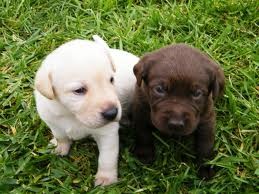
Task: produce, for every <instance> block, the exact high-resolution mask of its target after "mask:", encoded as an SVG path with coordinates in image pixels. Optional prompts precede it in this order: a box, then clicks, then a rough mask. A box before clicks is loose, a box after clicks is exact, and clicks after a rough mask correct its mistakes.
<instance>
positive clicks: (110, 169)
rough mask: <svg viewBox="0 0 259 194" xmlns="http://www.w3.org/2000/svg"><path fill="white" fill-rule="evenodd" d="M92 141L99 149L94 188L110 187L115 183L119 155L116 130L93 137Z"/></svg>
mask: <svg viewBox="0 0 259 194" xmlns="http://www.w3.org/2000/svg"><path fill="white" fill-rule="evenodd" d="M118 128H119V126H118ZM94 139H95V140H96V142H97V145H98V149H99V159H98V171H97V174H96V176H95V186H97V185H102V186H104V185H110V184H112V183H115V182H117V176H118V172H117V168H118V154H119V135H118V130H116V132H113V133H111V134H106V135H95V136H94Z"/></svg>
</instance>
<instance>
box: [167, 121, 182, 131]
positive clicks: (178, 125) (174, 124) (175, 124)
mask: <svg viewBox="0 0 259 194" xmlns="http://www.w3.org/2000/svg"><path fill="white" fill-rule="evenodd" d="M168 128H169V129H172V130H181V129H183V128H184V121H183V120H182V119H179V120H178V119H170V120H169V121H168Z"/></svg>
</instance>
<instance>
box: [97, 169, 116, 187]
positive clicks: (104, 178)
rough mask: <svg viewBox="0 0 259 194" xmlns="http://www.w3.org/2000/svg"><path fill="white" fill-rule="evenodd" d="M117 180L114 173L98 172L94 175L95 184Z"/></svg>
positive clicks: (105, 184) (101, 184)
mask: <svg viewBox="0 0 259 194" xmlns="http://www.w3.org/2000/svg"><path fill="white" fill-rule="evenodd" d="M117 181H118V178H117V175H114V173H102V172H98V173H97V174H96V176H95V184H94V185H95V186H99V185H100V186H107V185H110V184H113V183H116V182H117Z"/></svg>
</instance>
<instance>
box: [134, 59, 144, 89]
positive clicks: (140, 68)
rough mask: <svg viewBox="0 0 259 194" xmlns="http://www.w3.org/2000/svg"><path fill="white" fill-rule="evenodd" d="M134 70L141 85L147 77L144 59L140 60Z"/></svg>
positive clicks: (138, 83)
mask: <svg viewBox="0 0 259 194" xmlns="http://www.w3.org/2000/svg"><path fill="white" fill-rule="evenodd" d="M133 72H134V74H135V77H136V79H137V85H138V86H141V82H142V80H144V79H145V77H146V65H145V63H144V61H143V60H140V61H139V62H138V63H137V64H136V65H135V66H134V68H133Z"/></svg>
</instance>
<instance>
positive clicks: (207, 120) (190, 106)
mask: <svg viewBox="0 0 259 194" xmlns="http://www.w3.org/2000/svg"><path fill="white" fill-rule="evenodd" d="M134 74H135V76H136V78H137V85H136V92H135V98H134V105H133V119H134V123H135V128H136V135H137V137H136V147H135V150H134V153H135V155H136V156H137V157H138V158H139V159H140V160H141V161H142V162H144V163H150V162H151V161H152V160H153V159H154V145H153V138H152V134H151V129H152V128H154V127H155V128H157V129H159V130H160V131H161V132H162V133H164V134H168V135H180V136H183V135H189V134H192V133H194V136H195V148H196V153H197V163H198V168H199V174H200V176H201V177H202V178H206V179H208V178H210V177H211V176H213V174H214V173H213V169H212V168H210V167H209V166H205V165H203V163H204V161H205V159H208V158H211V156H212V153H213V145H214V138H215V132H214V125H215V113H214V109H213V106H214V99H216V97H218V96H219V95H220V94H222V93H223V89H224V74H223V71H222V70H221V69H220V67H219V66H218V65H217V64H216V63H215V62H213V61H212V60H211V59H209V57H208V56H207V55H205V54H203V53H201V52H200V51H198V50H197V49H194V48H192V47H190V46H188V45H185V44H175V45H172V46H168V47H165V48H162V49H159V50H157V51H155V52H152V53H148V54H146V55H145V56H144V57H142V58H141V60H140V61H139V63H138V64H136V65H135V67H134Z"/></svg>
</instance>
